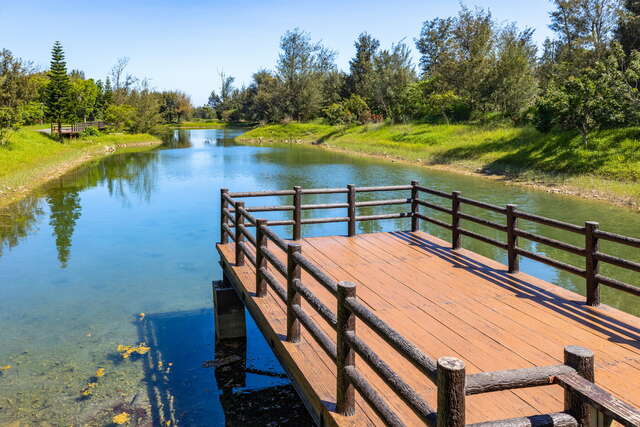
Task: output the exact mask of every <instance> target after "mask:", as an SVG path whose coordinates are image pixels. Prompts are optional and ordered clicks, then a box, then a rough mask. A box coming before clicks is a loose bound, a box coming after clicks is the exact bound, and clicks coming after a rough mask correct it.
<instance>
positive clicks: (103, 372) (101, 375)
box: [96, 368, 105, 378]
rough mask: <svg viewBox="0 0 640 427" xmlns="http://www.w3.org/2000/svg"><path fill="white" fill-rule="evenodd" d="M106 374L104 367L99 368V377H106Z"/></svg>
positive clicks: (97, 373) (97, 375) (97, 374)
mask: <svg viewBox="0 0 640 427" xmlns="http://www.w3.org/2000/svg"><path fill="white" fill-rule="evenodd" d="M104 374H105V370H104V368H98V370H97V371H96V377H98V378H100V377H104Z"/></svg>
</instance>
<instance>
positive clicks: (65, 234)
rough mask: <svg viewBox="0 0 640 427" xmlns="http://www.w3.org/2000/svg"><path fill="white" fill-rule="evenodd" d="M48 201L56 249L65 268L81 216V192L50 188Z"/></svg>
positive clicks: (50, 223)
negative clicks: (74, 232) (74, 231)
mask: <svg viewBox="0 0 640 427" xmlns="http://www.w3.org/2000/svg"><path fill="white" fill-rule="evenodd" d="M47 203H48V204H49V209H50V210H51V213H50V214H49V225H51V227H52V228H53V234H54V236H55V238H56V249H57V250H58V260H59V261H60V266H61V267H62V268H65V267H66V266H67V262H68V261H69V255H70V253H71V237H72V236H73V230H74V229H75V226H76V221H77V220H78V218H80V215H81V207H80V194H78V192H77V191H74V190H71V191H69V190H67V189H65V188H58V189H53V190H50V191H49V192H48V194H47Z"/></svg>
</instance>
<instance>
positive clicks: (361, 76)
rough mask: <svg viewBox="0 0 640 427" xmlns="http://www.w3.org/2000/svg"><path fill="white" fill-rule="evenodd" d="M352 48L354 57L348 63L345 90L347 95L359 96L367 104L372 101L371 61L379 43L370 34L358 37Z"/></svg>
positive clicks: (372, 72)
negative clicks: (354, 49)
mask: <svg viewBox="0 0 640 427" xmlns="http://www.w3.org/2000/svg"><path fill="white" fill-rule="evenodd" d="M354 46H355V48H356V54H355V56H354V57H353V58H352V59H351V61H349V76H348V77H347V88H348V91H349V94H355V95H359V96H361V97H362V98H364V99H365V100H366V101H367V102H371V100H372V99H373V83H374V77H375V75H374V71H373V61H374V58H375V57H376V54H377V53H378V49H379V48H380V42H379V41H378V40H376V39H375V38H373V36H371V35H370V34H367V33H362V34H360V35H359V36H358V39H357V40H356V41H355V43H354Z"/></svg>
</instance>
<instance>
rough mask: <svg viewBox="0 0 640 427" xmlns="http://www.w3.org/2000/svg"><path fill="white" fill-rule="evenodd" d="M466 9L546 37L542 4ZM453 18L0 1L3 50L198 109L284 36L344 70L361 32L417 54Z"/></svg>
mask: <svg viewBox="0 0 640 427" xmlns="http://www.w3.org/2000/svg"><path fill="white" fill-rule="evenodd" d="M464 4H465V5H467V6H469V7H474V6H481V7H485V8H489V9H490V10H491V11H492V13H493V15H494V17H495V18H496V19H497V20H498V22H504V23H507V22H513V21H515V22H517V23H518V24H519V25H520V26H522V27H524V26H530V27H533V28H535V29H536V34H535V37H536V40H537V41H538V43H539V44H540V43H542V41H543V40H544V38H545V37H546V36H548V35H550V30H549V29H548V26H547V25H548V21H549V19H548V12H549V10H550V8H551V4H550V2H549V1H547V0H527V1H518V0H485V1H477V0H474V1H472V0H465V1H464ZM458 9H459V3H458V2H456V1H448V0H422V1H418V0H415V1H414V0H411V1H396V2H390V1H382V0H367V1H361V0H355V1H349V0H341V1H337V0H324V1H313V2H311V1H301V0H299V1H289V0H272V1H256V0H236V1H224V2H222V1H204V0H178V1H176V0H173V1H166V0H153V1H152V0H144V1H140V0H129V1H122V0H111V1H108V2H99V1H98V2H94V1H75V0H63V1H59V0H58V1H49V0H41V1H33V0H22V1H9V0H0V23H1V25H0V48H8V49H10V50H12V51H13V52H14V54H16V55H17V56H20V57H22V58H25V59H30V60H32V61H34V62H36V63H37V64H39V65H41V66H42V67H43V68H46V67H47V64H48V62H49V54H50V49H51V45H52V43H53V41H54V40H60V41H62V43H63V46H64V48H65V51H66V54H67V59H68V66H69V68H77V69H81V70H84V71H85V73H86V75H87V76H88V77H93V78H104V76H105V75H106V74H107V73H108V71H109V69H110V68H111V66H112V65H113V64H114V63H115V62H116V60H117V58H119V57H123V56H126V57H129V58H130V63H129V72H130V73H132V74H134V75H136V76H138V77H147V78H149V79H150V81H151V84H152V86H153V87H155V88H157V89H172V88H175V89H180V90H183V91H185V92H186V93H188V94H189V95H190V96H191V97H192V100H193V101H194V103H196V104H202V103H204V102H206V99H207V97H208V95H209V92H210V91H211V90H212V89H214V88H217V86H218V77H217V71H218V70H220V69H224V71H225V72H226V73H227V74H231V75H233V76H235V77H236V79H237V80H236V81H237V82H238V84H242V83H247V82H249V80H250V78H251V74H252V73H253V72H254V71H255V70H257V69H258V68H273V66H274V64H275V60H276V58H277V54H278V43H279V39H280V36H281V35H282V34H283V33H284V32H285V31H286V30H288V29H292V28H294V27H300V28H302V29H303V30H305V31H308V32H310V33H311V36H312V38H313V39H314V40H322V41H323V42H324V44H325V45H327V46H328V47H330V48H332V49H334V50H336V51H337V52H338V57H337V62H338V65H339V66H340V67H342V68H343V69H346V68H347V66H348V62H349V58H350V57H351V56H352V54H353V41H354V39H355V38H356V36H357V35H358V34H359V33H361V32H362V31H367V32H369V33H371V34H373V35H374V36H375V37H377V38H378V39H379V40H380V41H381V43H382V45H383V46H389V45H391V44H392V43H393V42H397V41H399V40H401V39H405V40H406V41H407V42H409V43H410V45H411V46H412V47H413V40H414V38H416V37H417V36H418V34H419V31H420V28H421V24H422V22H423V21H425V20H427V19H432V18H434V17H437V16H440V17H445V16H451V15H454V14H456V13H457V11H458Z"/></svg>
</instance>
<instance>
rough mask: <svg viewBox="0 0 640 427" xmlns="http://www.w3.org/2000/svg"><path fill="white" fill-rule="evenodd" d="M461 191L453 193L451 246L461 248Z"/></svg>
mask: <svg viewBox="0 0 640 427" xmlns="http://www.w3.org/2000/svg"><path fill="white" fill-rule="evenodd" d="M460 194H461V193H460V192H459V191H454V192H453V193H451V196H453V197H452V199H451V247H452V248H453V249H460V215H459V213H460V199H459V198H460Z"/></svg>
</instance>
